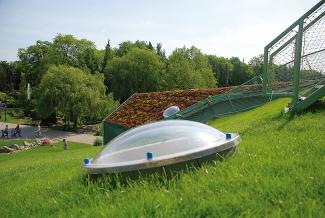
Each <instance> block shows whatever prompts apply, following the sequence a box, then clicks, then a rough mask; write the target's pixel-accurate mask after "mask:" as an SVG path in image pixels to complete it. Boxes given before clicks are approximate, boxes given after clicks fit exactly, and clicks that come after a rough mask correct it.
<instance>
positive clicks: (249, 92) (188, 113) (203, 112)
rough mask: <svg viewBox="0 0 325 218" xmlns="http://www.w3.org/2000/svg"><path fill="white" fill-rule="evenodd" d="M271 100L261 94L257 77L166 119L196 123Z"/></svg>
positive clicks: (259, 78)
mask: <svg viewBox="0 0 325 218" xmlns="http://www.w3.org/2000/svg"><path fill="white" fill-rule="evenodd" d="M270 100H272V97H271V96H266V95H264V94H263V80H262V77H261V76H257V77H255V78H253V79H251V80H249V81H248V82H246V83H244V84H242V85H240V86H238V87H236V88H234V89H232V90H230V91H228V92H226V93H223V94H220V95H215V96H210V97H208V98H206V99H203V100H202V101H199V102H197V103H196V104H193V105H191V106H190V107H187V108H185V109H183V110H181V111H179V112H178V113H177V114H175V115H173V116H171V117H168V118H166V119H186V120H193V121H198V122H206V121H208V120H211V119H214V118H217V117H221V116H225V115H229V114H234V113H238V112H241V111H245V110H249V109H251V108H255V107H257V106H260V105H262V104H264V103H266V102H269V101H270Z"/></svg>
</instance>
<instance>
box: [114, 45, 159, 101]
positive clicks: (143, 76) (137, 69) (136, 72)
mask: <svg viewBox="0 0 325 218" xmlns="http://www.w3.org/2000/svg"><path fill="white" fill-rule="evenodd" d="M162 68H163V62H162V61H161V60H160V58H159V56H158V55H157V54H156V53H155V52H154V51H151V50H149V49H140V48H133V49H131V50H130V51H129V52H128V53H127V54H126V55H124V56H122V57H114V58H113V59H112V61H111V62H110V63H109V64H108V73H110V77H111V84H112V87H111V88H112V92H113V94H114V98H115V99H118V100H120V101H125V100H126V99H127V98H128V97H129V96H130V95H131V94H133V93H135V92H150V91H158V90H160V89H161V84H162V81H161V71H162Z"/></svg>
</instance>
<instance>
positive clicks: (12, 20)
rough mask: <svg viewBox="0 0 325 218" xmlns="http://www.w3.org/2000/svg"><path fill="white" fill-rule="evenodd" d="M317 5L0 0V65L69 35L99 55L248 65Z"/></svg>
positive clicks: (309, 1) (302, 0)
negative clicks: (142, 50)
mask: <svg viewBox="0 0 325 218" xmlns="http://www.w3.org/2000/svg"><path fill="white" fill-rule="evenodd" d="M318 1H319V0H237V1H230V0H134V1H132V0H116V1H113V0H106V1H105V0H92V1H91V0H53V1H50V0H20V1H18V0H0V60H1V61H2V60H5V61H15V60H17V59H18V57H17V50H18V49H19V48H26V47H28V46H30V45H32V44H35V42H36V41H37V40H43V41H45V40H46V41H51V40H52V39H53V38H54V37H55V36H56V35H57V34H59V33H60V34H72V35H74V36H75V37H77V38H79V39H81V38H85V39H88V40H90V41H93V42H94V43H95V44H96V47H97V48H98V49H104V48H105V45H106V43H107V40H108V39H110V41H111V45H112V46H113V47H117V46H118V44H120V43H121V42H123V41H126V40H131V41H135V40H143V41H151V43H152V44H153V45H155V44H157V43H159V42H160V43H162V45H163V48H164V49H165V50H166V52H167V54H169V53H171V52H172V51H173V50H174V49H175V48H176V47H178V48H179V47H183V46H186V47H190V46H192V45H194V46H195V47H197V48H199V49H201V51H202V52H204V53H206V54H214V55H217V56H224V57H228V58H229V57H233V56H236V57H239V58H240V59H244V61H245V62H248V61H249V60H250V59H251V58H252V57H253V56H257V55H259V54H262V53H263V48H264V46H265V45H266V44H268V43H269V42H270V41H271V40H272V39H273V38H275V37H276V36H277V35H279V34H280V33H281V32H282V31H283V30H284V29H285V28H287V27H288V26H289V25H290V24H292V23H293V22H294V21H296V20H297V19H298V18H299V17H300V16H301V15H303V14H304V13H305V12H306V11H307V10H309V9H310V8H312V7H313V6H314V5H315V4H316V3H317V2H318Z"/></svg>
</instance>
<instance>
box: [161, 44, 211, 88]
mask: <svg viewBox="0 0 325 218" xmlns="http://www.w3.org/2000/svg"><path fill="white" fill-rule="evenodd" d="M164 77H165V83H166V89H189V88H209V87H216V84H217V81H216V79H215V78H214V76H213V72H212V70H211V67H210V65H209V64H208V59H207V57H205V56H204V55H203V54H202V53H201V52H200V50H198V49H197V48H195V47H192V48H190V49H187V48H185V47H183V48H177V49H175V50H174V51H173V53H172V54H171V55H170V56H169V58H168V65H167V71H166V74H165V75H164Z"/></svg>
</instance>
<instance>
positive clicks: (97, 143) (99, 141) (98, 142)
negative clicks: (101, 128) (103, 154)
mask: <svg viewBox="0 0 325 218" xmlns="http://www.w3.org/2000/svg"><path fill="white" fill-rule="evenodd" d="M103 144H104V143H103V138H102V137H97V138H96V139H95V140H94V143H93V146H102V145H103Z"/></svg>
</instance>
